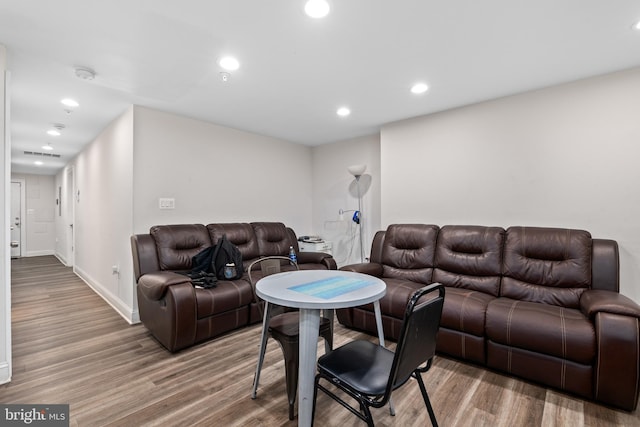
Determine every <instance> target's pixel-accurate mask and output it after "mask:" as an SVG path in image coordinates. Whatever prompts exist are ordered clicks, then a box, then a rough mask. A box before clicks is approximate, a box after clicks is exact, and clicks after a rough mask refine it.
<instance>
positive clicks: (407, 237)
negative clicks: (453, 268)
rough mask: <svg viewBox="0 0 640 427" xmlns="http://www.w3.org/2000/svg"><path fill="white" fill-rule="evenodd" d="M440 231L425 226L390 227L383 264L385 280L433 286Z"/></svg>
mask: <svg viewBox="0 0 640 427" xmlns="http://www.w3.org/2000/svg"><path fill="white" fill-rule="evenodd" d="M437 236H438V227H437V226H435V225H424V224H393V225H390V226H389V227H387V231H386V233H385V240H384V246H383V248H382V256H381V263H382V265H383V268H384V270H383V273H382V274H383V277H390V278H397V279H405V280H410V281H413V282H417V283H421V284H423V285H425V284H426V285H428V284H430V283H432V276H433V261H434V254H435V248H436V239H437Z"/></svg>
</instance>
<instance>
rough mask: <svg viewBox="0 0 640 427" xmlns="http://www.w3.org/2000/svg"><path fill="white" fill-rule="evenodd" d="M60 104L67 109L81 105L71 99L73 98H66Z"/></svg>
mask: <svg viewBox="0 0 640 427" xmlns="http://www.w3.org/2000/svg"><path fill="white" fill-rule="evenodd" d="M60 103H61V104H62V105H64V106H65V107H70V108H76V107H78V106H79V105H80V104H78V101H76V100H75V99H71V98H65V99H62V100H60Z"/></svg>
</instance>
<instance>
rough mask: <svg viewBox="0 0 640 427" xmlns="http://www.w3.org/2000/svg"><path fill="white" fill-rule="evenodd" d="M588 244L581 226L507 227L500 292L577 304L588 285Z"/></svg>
mask: <svg viewBox="0 0 640 427" xmlns="http://www.w3.org/2000/svg"><path fill="white" fill-rule="evenodd" d="M591 245H592V242H591V235H590V234H589V233H588V232H586V231H582V230H568V229H558V228H537V227H510V228H509V229H508V230H507V234H506V239H505V246H504V263H503V274H504V277H503V279H502V287H501V296H504V297H507V298H512V299H517V300H523V301H531V302H541V303H545V304H553V305H558V306H563V307H569V308H578V307H579V306H580V304H579V301H580V295H581V294H582V292H584V290H586V289H588V288H589V287H590V286H591Z"/></svg>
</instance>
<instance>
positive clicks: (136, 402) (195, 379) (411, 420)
mask: <svg viewBox="0 0 640 427" xmlns="http://www.w3.org/2000/svg"><path fill="white" fill-rule="evenodd" d="M12 326H13V328H12V335H13V378H12V381H11V382H10V383H8V384H5V385H1V386H0V402H2V403H32V404H55V403H68V404H69V405H70V415H71V417H70V425H71V426H136V427H137V426H163V427H164V426H181V427H182V426H295V425H296V424H297V423H296V421H289V420H288V417H287V400H286V392H285V383H284V368H283V359H282V354H281V351H280V349H279V348H278V346H277V343H276V342H275V341H273V340H269V344H268V347H267V354H266V357H265V363H264V368H263V371H262V377H261V384H260V388H259V390H258V398H257V399H255V400H252V399H251V398H250V391H251V385H252V381H253V373H254V369H255V362H256V357H257V353H258V339H259V333H260V326H259V325H254V326H251V327H247V328H242V329H240V330H237V331H235V332H233V333H230V334H227V335H225V336H223V337H220V338H218V339H215V340H212V341H209V342H207V343H205V344H201V345H198V346H195V347H192V348H190V349H187V350H184V351H181V352H179V353H177V354H171V353H169V352H168V351H166V350H165V349H164V348H163V347H162V346H161V345H160V344H158V343H157V342H156V341H155V340H154V339H153V338H152V337H151V336H150V335H149V333H148V332H147V330H146V329H145V327H144V326H143V325H141V324H138V325H133V326H131V325H129V324H127V322H125V321H124V320H123V319H122V318H121V317H120V316H119V315H118V314H117V313H116V312H115V311H114V310H113V309H112V308H111V307H110V306H109V305H108V304H107V303H106V302H104V301H103V300H102V299H101V298H100V297H99V296H98V295H96V294H95V293H94V292H93V291H92V290H91V289H90V288H89V287H88V286H87V285H86V284H85V283H84V282H83V281H82V280H80V279H79V278H78V277H77V276H75V275H74V274H73V272H72V271H71V269H70V268H67V267H64V266H63V265H62V264H60V262H59V261H58V260H57V259H56V258H55V257H52V256H48V257H33V258H22V259H16V260H13V261H12ZM356 338H366V339H372V340H373V339H374V338H371V337H368V336H366V335H363V334H360V333H358V332H354V331H351V330H348V329H345V328H343V327H341V326H340V325H339V324H338V323H337V322H336V344H337V345H340V344H342V343H344V342H346V341H348V340H352V339H356ZM322 351H323V346H322V345H319V354H320V353H321V352H322ZM424 378H425V383H426V386H427V389H428V391H429V393H430V396H431V400H432V403H433V406H434V409H435V412H436V417H437V418H438V422H439V423H440V425H441V426H474V427H475V426H492V427H494V426H504V427H512V426H544V427H549V426H593V427H595V426H613V425H619V426H640V414H639V412H638V410H636V411H635V412H634V413H628V412H624V411H619V410H614V409H610V408H606V407H603V406H601V405H597V404H594V403H591V402H587V401H584V400H582V399H579V398H575V397H572V396H568V395H566V394H563V393H560V392H558V391H554V390H550V389H546V388H544V387H541V386H538V385H534V384H531V383H528V382H524V381H520V380H517V379H514V378H510V377H507V376H505V375H501V374H497V373H493V372H490V371H488V370H486V369H483V368H480V367H476V366H473V365H469V364H466V363H461V362H458V361H455V360H452V359H448V358H445V357H440V356H438V357H436V360H435V363H434V366H433V368H432V369H431V371H430V372H428V373H427V374H426V375H425V376H424ZM394 402H395V406H396V412H397V415H396V416H395V417H391V416H390V415H389V413H388V410H387V409H386V408H382V409H377V410H374V418H375V420H376V425H379V426H402V427H405V426H423V425H429V421H428V416H427V412H426V409H425V408H424V405H423V403H422V399H421V397H420V392H419V389H418V386H417V384H416V383H415V381H411V382H410V383H408V384H406V385H405V386H403V387H402V388H400V389H399V390H398V391H397V392H396V393H394ZM315 425H316V426H318V427H323V426H340V427H348V426H362V425H364V423H362V422H361V421H359V420H358V419H357V418H355V417H354V416H353V415H351V414H350V413H349V412H347V411H346V410H345V409H343V408H342V407H341V406H339V405H338V404H336V403H335V402H333V401H332V400H330V399H329V398H327V397H326V396H324V395H322V394H320V395H319V398H318V409H317V413H316V421H315Z"/></svg>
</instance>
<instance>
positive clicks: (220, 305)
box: [131, 222, 337, 352]
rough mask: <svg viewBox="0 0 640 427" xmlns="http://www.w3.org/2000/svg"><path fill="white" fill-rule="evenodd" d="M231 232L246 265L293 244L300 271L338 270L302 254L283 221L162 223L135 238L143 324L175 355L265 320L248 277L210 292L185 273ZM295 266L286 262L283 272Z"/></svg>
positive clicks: (326, 260)
mask: <svg viewBox="0 0 640 427" xmlns="http://www.w3.org/2000/svg"><path fill="white" fill-rule="evenodd" d="M225 234H226V236H227V238H228V239H229V240H230V241H231V242H232V243H233V244H235V245H236V246H237V247H238V248H239V250H240V252H241V253H242V260H243V264H244V265H245V267H248V265H249V264H250V263H251V262H253V261H254V260H256V259H258V258H260V257H264V256H271V255H280V256H287V255H288V253H289V247H290V246H293V247H294V249H295V251H296V253H297V256H298V265H299V267H300V269H333V270H335V269H336V268H337V266H336V262H335V260H334V259H333V257H332V256H331V255H328V254H325V253H319V252H300V251H299V247H298V242H297V239H296V235H295V233H294V231H293V230H292V229H291V228H288V227H286V226H285V225H284V224H282V223H279V222H255V223H251V224H248V223H226V224H208V225H207V226H205V225H202V224H179V225H159V226H154V227H151V230H150V232H149V234H136V235H133V236H131V248H132V252H133V265H134V274H135V278H136V281H137V297H138V310H139V313H140V320H141V321H142V323H143V324H144V325H145V327H146V328H147V329H149V331H150V332H151V334H152V335H153V336H154V337H155V338H156V339H157V340H158V341H159V342H160V343H161V344H162V345H163V346H165V347H166V348H167V349H168V350H169V351H172V352H175V351H178V350H181V349H183V348H186V347H189V346H191V345H193V344H196V343H200V342H203V341H206V340H208V339H210V338H213V337H216V336H219V335H221V334H223V333H225V332H228V331H231V330H233V329H236V328H239V327H242V326H245V325H249V324H253V323H256V322H259V321H262V316H261V310H260V304H262V303H259V302H256V300H255V297H254V292H253V289H252V287H251V284H250V282H249V280H248V278H247V277H246V274H245V276H243V277H242V278H240V279H238V280H231V281H227V280H219V281H218V284H217V286H216V287H214V288H210V289H200V288H195V287H194V286H193V285H192V284H191V281H190V279H189V278H188V277H187V276H185V275H183V274H179V272H187V271H190V269H191V259H192V257H193V256H194V255H196V254H197V253H198V252H200V251H201V250H202V249H204V248H206V247H208V246H211V245H214V244H216V243H217V242H218V239H220V238H221V237H222V236H223V235H225ZM290 268H291V266H289V265H288V263H287V262H286V261H282V267H281V269H282V270H283V271H286V270H287V269H290ZM257 275H258V276H259V275H260V272H257ZM255 277H256V274H254V278H255Z"/></svg>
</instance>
